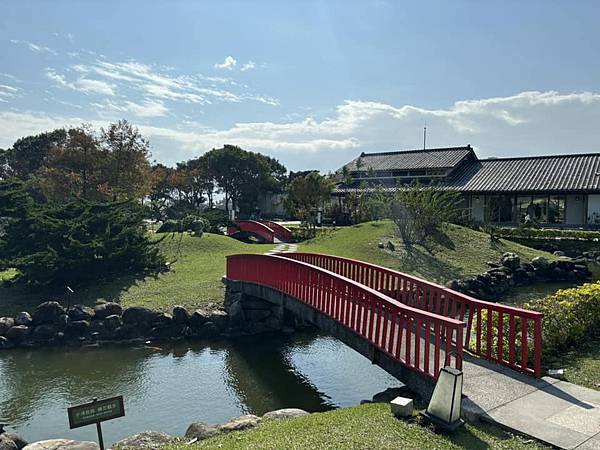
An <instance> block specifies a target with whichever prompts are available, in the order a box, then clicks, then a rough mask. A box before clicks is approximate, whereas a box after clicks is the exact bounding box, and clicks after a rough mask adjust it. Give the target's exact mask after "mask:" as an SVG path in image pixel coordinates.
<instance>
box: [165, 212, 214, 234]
mask: <svg viewBox="0 0 600 450" xmlns="http://www.w3.org/2000/svg"><path fill="white" fill-rule="evenodd" d="M209 228H210V224H209V223H208V220H206V219H204V218H202V217H198V216H192V215H189V216H185V217H184V218H183V219H180V220H172V219H171V220H166V221H165V222H164V223H163V224H162V225H161V226H160V227H159V228H158V230H156V232H157V233H183V232H185V231H188V232H189V233H191V234H192V235H194V236H198V237H200V236H202V234H203V233H204V231H206V230H208V229H209Z"/></svg>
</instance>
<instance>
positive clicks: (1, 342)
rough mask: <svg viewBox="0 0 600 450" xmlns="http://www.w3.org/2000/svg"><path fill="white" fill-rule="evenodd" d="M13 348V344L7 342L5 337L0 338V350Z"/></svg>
mask: <svg viewBox="0 0 600 450" xmlns="http://www.w3.org/2000/svg"><path fill="white" fill-rule="evenodd" d="M14 346H15V345H14V343H12V342H11V341H9V340H8V338H7V337H4V336H0V350H6V349H9V348H13V347H14Z"/></svg>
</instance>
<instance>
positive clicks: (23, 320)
mask: <svg viewBox="0 0 600 450" xmlns="http://www.w3.org/2000/svg"><path fill="white" fill-rule="evenodd" d="M32 322H33V319H32V318H31V315H30V314H29V313H28V312H25V311H23V312H20V313H19V314H17V315H16V316H15V325H25V326H27V327H29V326H31V323H32Z"/></svg>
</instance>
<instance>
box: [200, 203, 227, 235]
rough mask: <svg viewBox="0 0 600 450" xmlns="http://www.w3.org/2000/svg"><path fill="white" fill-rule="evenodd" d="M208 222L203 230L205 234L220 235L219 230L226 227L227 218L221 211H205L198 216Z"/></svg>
mask: <svg viewBox="0 0 600 450" xmlns="http://www.w3.org/2000/svg"><path fill="white" fill-rule="evenodd" d="M200 217H202V218H203V219H204V220H206V221H207V222H208V227H207V228H205V229H204V231H206V232H207V233H215V234H220V233H222V231H221V228H222V227H225V226H227V224H228V223H229V218H228V216H227V212H226V211H224V210H222V209H207V210H204V211H202V213H201V214H200Z"/></svg>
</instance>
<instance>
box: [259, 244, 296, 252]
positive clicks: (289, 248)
mask: <svg viewBox="0 0 600 450" xmlns="http://www.w3.org/2000/svg"><path fill="white" fill-rule="evenodd" d="M297 251H298V245H297V244H279V245H278V246H277V247H275V248H274V249H272V250H269V251H268V252H267V253H265V255H274V254H276V253H296V252H297Z"/></svg>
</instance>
